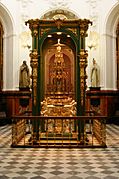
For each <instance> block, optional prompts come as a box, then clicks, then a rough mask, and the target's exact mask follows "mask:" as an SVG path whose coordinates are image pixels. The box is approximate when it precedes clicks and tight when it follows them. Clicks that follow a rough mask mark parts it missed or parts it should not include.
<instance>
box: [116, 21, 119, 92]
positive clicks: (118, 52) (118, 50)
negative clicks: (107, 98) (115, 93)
mask: <svg viewBox="0 0 119 179" xmlns="http://www.w3.org/2000/svg"><path fill="white" fill-rule="evenodd" d="M116 57H117V89H118V90H119V23H118V25H117V30H116Z"/></svg>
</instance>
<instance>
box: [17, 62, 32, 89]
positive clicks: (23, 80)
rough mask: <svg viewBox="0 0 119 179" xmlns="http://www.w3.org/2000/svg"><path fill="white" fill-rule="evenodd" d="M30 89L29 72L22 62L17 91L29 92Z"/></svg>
mask: <svg viewBox="0 0 119 179" xmlns="http://www.w3.org/2000/svg"><path fill="white" fill-rule="evenodd" d="M29 88H30V72H29V68H28V65H27V63H26V61H25V60H24V61H23V64H22V65H21V66H20V74H19V89H20V90H29Z"/></svg>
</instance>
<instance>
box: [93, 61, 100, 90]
mask: <svg viewBox="0 0 119 179" xmlns="http://www.w3.org/2000/svg"><path fill="white" fill-rule="evenodd" d="M99 83H100V69H99V66H98V64H97V63H96V60H95V59H94V58H93V66H92V67H91V87H99V85H100V84H99Z"/></svg>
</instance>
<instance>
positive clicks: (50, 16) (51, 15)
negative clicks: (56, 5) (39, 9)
mask: <svg viewBox="0 0 119 179" xmlns="http://www.w3.org/2000/svg"><path fill="white" fill-rule="evenodd" d="M58 15H59V16H60V17H59V18H63V17H64V18H67V19H78V18H79V17H78V15H76V14H75V13H74V12H72V11H68V10H66V9H54V10H51V11H48V12H46V13H45V14H44V15H42V16H41V18H40V19H53V18H54V17H55V16H58Z"/></svg>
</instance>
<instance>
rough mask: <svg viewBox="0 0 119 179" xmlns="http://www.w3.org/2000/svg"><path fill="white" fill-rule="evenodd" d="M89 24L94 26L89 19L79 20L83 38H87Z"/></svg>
mask: <svg viewBox="0 0 119 179" xmlns="http://www.w3.org/2000/svg"><path fill="white" fill-rule="evenodd" d="M89 24H91V25H92V22H91V21H90V20H88V19H80V20H79V26H80V35H81V37H87V30H88V26H89Z"/></svg>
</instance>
